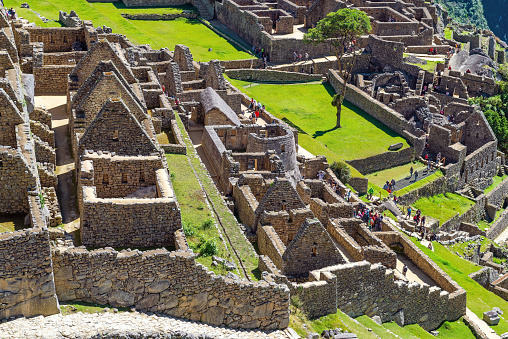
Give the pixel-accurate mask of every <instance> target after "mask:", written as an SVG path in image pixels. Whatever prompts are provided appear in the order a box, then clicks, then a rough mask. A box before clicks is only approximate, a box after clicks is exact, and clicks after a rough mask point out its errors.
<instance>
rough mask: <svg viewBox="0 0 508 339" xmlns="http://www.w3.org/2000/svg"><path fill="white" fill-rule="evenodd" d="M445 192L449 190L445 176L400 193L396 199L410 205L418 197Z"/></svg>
mask: <svg viewBox="0 0 508 339" xmlns="http://www.w3.org/2000/svg"><path fill="white" fill-rule="evenodd" d="M446 192H449V190H448V185H447V182H446V178H445V177H440V178H437V179H436V180H434V181H432V182H429V183H428V184H426V185H425V186H422V187H419V188H417V189H415V190H412V191H411V192H409V193H406V194H404V195H401V196H400V197H398V200H399V202H400V203H401V204H403V205H411V204H413V203H414V202H416V201H417V200H418V199H420V198H423V197H431V196H433V195H436V194H441V193H446Z"/></svg>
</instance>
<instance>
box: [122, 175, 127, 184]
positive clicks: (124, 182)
mask: <svg viewBox="0 0 508 339" xmlns="http://www.w3.org/2000/svg"><path fill="white" fill-rule="evenodd" d="M126 183H127V173H122V184H126Z"/></svg>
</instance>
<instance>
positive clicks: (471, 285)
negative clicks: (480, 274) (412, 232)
mask: <svg viewBox="0 0 508 339" xmlns="http://www.w3.org/2000/svg"><path fill="white" fill-rule="evenodd" d="M411 241H413V242H414V243H415V244H416V245H417V246H418V247H419V248H420V249H421V250H422V251H423V252H424V253H425V254H427V255H428V256H429V257H430V258H431V259H432V260H433V261H434V262H435V263H436V264H437V265H438V266H439V267H441V268H442V269H443V271H445V272H446V273H447V274H448V275H450V277H451V278H452V279H453V280H455V281H456V282H457V283H458V284H459V285H460V286H462V288H464V289H465V290H466V292H467V307H469V308H470V309H471V311H473V312H474V313H476V315H478V317H480V319H482V317H483V312H485V311H489V310H491V309H492V307H496V306H497V307H499V308H501V310H502V311H503V312H504V314H507V312H508V303H507V302H506V301H505V300H503V299H502V298H501V297H498V296H497V295H495V294H494V293H492V292H490V291H488V290H486V289H485V288H483V287H482V286H481V285H480V284H478V283H477V282H476V281H474V280H473V279H471V278H470V277H469V276H468V275H469V274H471V273H473V272H476V271H478V270H479V269H480V268H481V267H480V266H477V265H475V264H473V263H472V262H470V261H467V260H465V259H462V258H460V257H458V256H457V255H455V254H454V253H452V252H451V251H450V250H449V249H447V248H446V247H445V246H443V245H441V244H439V243H438V242H433V245H434V251H431V250H429V249H428V248H426V247H425V246H422V245H420V242H419V241H418V240H417V239H415V238H411ZM500 317H501V320H500V322H499V324H498V325H496V326H492V329H494V330H495V331H496V333H498V334H502V333H505V332H508V321H507V320H506V319H505V316H504V315H501V316H500ZM450 338H452V337H450ZM455 338H456V337H455ZM458 338H462V337H458Z"/></svg>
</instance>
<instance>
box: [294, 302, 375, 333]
mask: <svg viewBox="0 0 508 339" xmlns="http://www.w3.org/2000/svg"><path fill="white" fill-rule="evenodd" d="M290 310H291V314H290V316H289V327H291V328H292V329H293V330H295V332H296V333H298V335H300V336H301V337H302V338H307V334H308V333H309V332H314V333H319V334H320V333H321V332H323V331H324V330H329V329H335V328H341V329H342V330H347V331H348V332H352V333H355V334H356V335H357V336H358V338H362V339H363V338H366V339H376V338H377V336H376V335H375V334H374V333H373V332H371V331H369V330H368V329H367V328H366V327H365V326H363V325H362V324H361V323H359V322H358V321H356V320H355V319H352V318H350V317H348V316H347V315H346V314H344V313H342V312H341V311H337V313H335V314H328V315H326V316H324V317H320V318H317V319H312V320H310V319H308V318H307V317H306V316H305V315H304V314H303V313H302V311H300V309H298V308H297V307H295V306H294V305H293V301H292V305H291V306H290ZM303 325H307V329H305V328H304V326H303Z"/></svg>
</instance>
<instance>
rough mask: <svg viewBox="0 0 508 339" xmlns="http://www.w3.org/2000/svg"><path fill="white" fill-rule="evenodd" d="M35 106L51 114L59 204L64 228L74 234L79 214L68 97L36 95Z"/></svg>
mask: <svg viewBox="0 0 508 339" xmlns="http://www.w3.org/2000/svg"><path fill="white" fill-rule="evenodd" d="M35 105H36V106H45V107H46V109H47V110H48V112H49V113H51V120H52V125H53V126H52V129H53V131H54V132H55V145H56V174H57V176H58V187H57V196H58V202H59V204H60V209H61V211H62V220H63V223H64V228H65V230H66V231H67V232H69V233H72V232H75V231H76V230H77V229H79V214H78V211H77V208H76V207H77V205H76V180H75V178H74V158H73V157H72V153H71V141H70V137H69V117H68V116H67V112H66V111H67V108H66V106H67V96H66V95H59V94H42V95H36V96H35Z"/></svg>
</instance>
